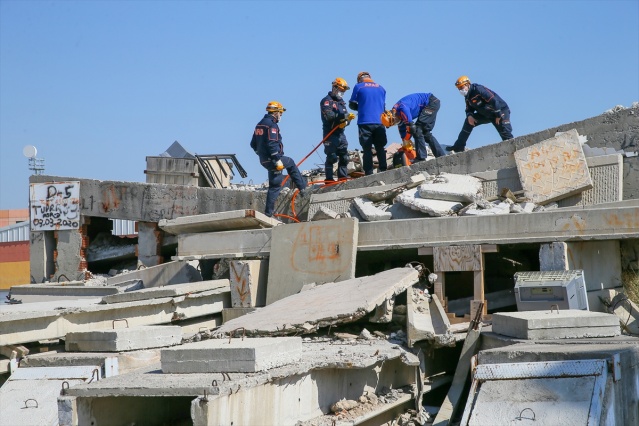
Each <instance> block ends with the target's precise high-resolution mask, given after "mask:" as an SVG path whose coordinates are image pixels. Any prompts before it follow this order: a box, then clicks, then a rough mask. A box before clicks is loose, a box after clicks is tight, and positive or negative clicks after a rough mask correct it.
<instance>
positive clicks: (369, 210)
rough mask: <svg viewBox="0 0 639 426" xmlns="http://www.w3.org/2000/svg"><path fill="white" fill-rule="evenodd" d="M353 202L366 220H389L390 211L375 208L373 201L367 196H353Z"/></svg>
mask: <svg viewBox="0 0 639 426" xmlns="http://www.w3.org/2000/svg"><path fill="white" fill-rule="evenodd" d="M353 204H354V205H355V208H356V209H357V211H358V212H359V214H360V215H361V216H362V217H363V218H364V220H366V221H368V222H373V221H376V220H390V219H391V217H392V214H391V212H389V211H387V210H381V209H379V208H377V207H376V206H375V203H373V202H372V201H371V200H369V199H368V198H359V197H358V198H355V199H354V200H353Z"/></svg>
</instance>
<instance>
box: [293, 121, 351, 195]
mask: <svg viewBox="0 0 639 426" xmlns="http://www.w3.org/2000/svg"><path fill="white" fill-rule="evenodd" d="M338 128H339V124H338V125H337V126H335V127H333V128H332V129H331V131H330V132H328V134H327V135H326V136H324V139H322V140H321V141H320V143H318V144H317V146H316V147H315V148H313V150H312V151H311V152H309V153H308V155H307V156H306V157H304V158H302V159H301V160H300V162H299V163H297V167H299V166H300V164H302V163H303V162H304V161H306V159H307V158H308V157H310V156H311V154H313V153H314V152H315V151H317V148H319V147H320V146H322V144H323V143H324V142H326V139H328V137H329V136H330V135H332V134H333V132H334V131H335V130H337V129H338ZM288 177H289V175H286V177H285V178H284V180H283V181H282V186H284V185H285V184H286V181H287V180H288Z"/></svg>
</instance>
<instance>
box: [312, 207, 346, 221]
mask: <svg viewBox="0 0 639 426" xmlns="http://www.w3.org/2000/svg"><path fill="white" fill-rule="evenodd" d="M337 218H339V214H338V213H336V212H334V211H333V210H331V209H329V208H328V207H324V206H320V207H319V208H318V209H317V211H316V212H315V214H314V215H313V217H312V218H311V221H315V220H329V219H337Z"/></svg>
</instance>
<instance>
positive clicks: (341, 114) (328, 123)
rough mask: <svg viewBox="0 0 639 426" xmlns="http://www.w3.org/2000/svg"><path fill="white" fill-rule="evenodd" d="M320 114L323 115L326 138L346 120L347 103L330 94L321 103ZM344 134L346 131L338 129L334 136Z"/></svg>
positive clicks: (323, 128)
mask: <svg viewBox="0 0 639 426" xmlns="http://www.w3.org/2000/svg"><path fill="white" fill-rule="evenodd" d="M320 112H321V113H322V130H323V131H324V136H326V135H327V134H328V133H329V132H330V131H331V130H332V129H333V127H335V126H337V125H338V124H339V123H340V121H342V120H344V119H346V114H348V111H347V110H346V102H344V99H337V98H336V97H334V96H333V95H332V93H331V92H328V95H326V96H325V97H323V98H322V100H321V101H320ZM342 133H344V129H337V130H335V131H334V132H333V135H334V136H338V135H340V134H342Z"/></svg>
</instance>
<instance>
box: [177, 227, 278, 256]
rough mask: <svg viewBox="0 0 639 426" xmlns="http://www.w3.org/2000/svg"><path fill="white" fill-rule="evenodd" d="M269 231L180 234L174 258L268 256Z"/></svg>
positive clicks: (269, 245) (269, 246)
mask: <svg viewBox="0 0 639 426" xmlns="http://www.w3.org/2000/svg"><path fill="white" fill-rule="evenodd" d="M271 232H272V229H251V230H244V231H225V232H204V233H200V234H180V235H178V251H177V256H176V257H175V258H177V259H179V260H188V259H222V258H236V257H248V256H268V254H269V251H270V248H271Z"/></svg>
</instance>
